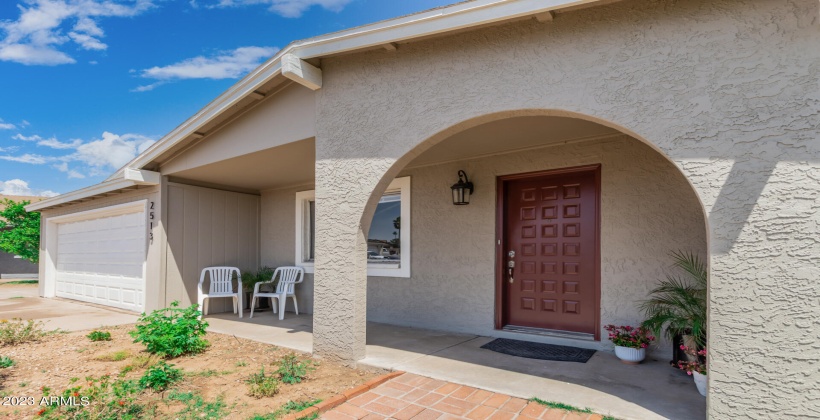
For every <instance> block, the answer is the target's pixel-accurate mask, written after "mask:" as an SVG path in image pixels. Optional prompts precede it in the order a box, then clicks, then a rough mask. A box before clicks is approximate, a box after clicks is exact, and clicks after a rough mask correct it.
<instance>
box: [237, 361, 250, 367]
mask: <svg viewBox="0 0 820 420" xmlns="http://www.w3.org/2000/svg"><path fill="white" fill-rule="evenodd" d="M247 365H248V363H247V362H245V361H244V360H240V361H238V362H236V367H245V366H247Z"/></svg>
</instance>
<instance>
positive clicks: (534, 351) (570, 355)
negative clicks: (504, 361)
mask: <svg viewBox="0 0 820 420" xmlns="http://www.w3.org/2000/svg"><path fill="white" fill-rule="evenodd" d="M481 348H482V349H487V350H492V351H494V352H497V353H503V354H509V355H510V356H518V357H526V358H528V359H539V360H554V361H557V362H578V363H586V362H587V360H589V358H590V357H592V355H593V354H595V350H590V349H582V348H578V347H569V346H557V345H555V344H542V343H533V342H530V341H521V340H510V339H507V338H497V339H495V340H493V341H490V342H489V343H487V344H485V345H483V346H481Z"/></svg>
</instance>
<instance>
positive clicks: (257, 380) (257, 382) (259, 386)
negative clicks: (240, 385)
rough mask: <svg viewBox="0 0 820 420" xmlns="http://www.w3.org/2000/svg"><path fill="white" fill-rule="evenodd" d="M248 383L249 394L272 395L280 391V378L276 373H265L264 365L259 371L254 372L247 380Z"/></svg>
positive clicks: (258, 395)
mask: <svg viewBox="0 0 820 420" xmlns="http://www.w3.org/2000/svg"><path fill="white" fill-rule="evenodd" d="M245 383H247V384H248V395H250V396H252V397H256V398H262V397H272V396H274V395H276V393H277V392H279V379H277V378H276V376H274V375H267V374H265V368H264V367H263V368H262V369H261V370H260V371H259V373H252V374H251V375H250V376H248V379H246V380H245Z"/></svg>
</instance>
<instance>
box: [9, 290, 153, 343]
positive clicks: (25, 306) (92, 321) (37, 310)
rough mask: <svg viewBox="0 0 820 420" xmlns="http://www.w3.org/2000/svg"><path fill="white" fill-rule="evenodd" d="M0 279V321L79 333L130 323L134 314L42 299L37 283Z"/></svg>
mask: <svg viewBox="0 0 820 420" xmlns="http://www.w3.org/2000/svg"><path fill="white" fill-rule="evenodd" d="M15 281H17V280H14V279H3V280H0V319H12V318H21V319H37V320H40V321H43V322H44V323H45V329H46V330H53V329H58V328H59V329H62V330H66V331H80V330H90V329H94V328H99V327H102V326H109V325H122V324H133V323H135V322H137V314H134V313H129V312H125V311H120V310H117V309H107V308H104V307H101V306H96V305H93V304H85V303H82V302H76V301H72V300H67V299H59V298H54V299H43V298H41V297H39V296H37V285H36V284H14V282H15Z"/></svg>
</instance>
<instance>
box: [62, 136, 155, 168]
mask: <svg viewBox="0 0 820 420" xmlns="http://www.w3.org/2000/svg"><path fill="white" fill-rule="evenodd" d="M154 142H155V140H154V139H151V138H149V137H145V136H142V135H139V134H123V135H121V136H120V135H117V134H114V133H109V132H107V131H106V132H104V133H103V135H102V139H99V140H94V141H90V142H88V143H85V144H82V145H80V146H79V147H77V152H76V153H75V154H74V155H73V156H72V158H73V160H78V161H81V162H85V163H86V164H88V165H89V166H91V167H92V168H98V169H119V168H120V167H122V166H123V165H125V164H126V163H128V162H130V161H131V159H134V158H135V157H136V156H137V155H138V154H140V153H142V152H143V151H145V149H147V148H148V147H150V146H151V145H152V144H154Z"/></svg>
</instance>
